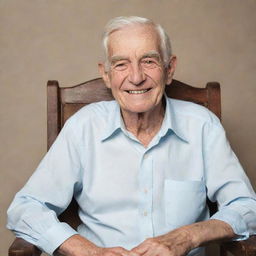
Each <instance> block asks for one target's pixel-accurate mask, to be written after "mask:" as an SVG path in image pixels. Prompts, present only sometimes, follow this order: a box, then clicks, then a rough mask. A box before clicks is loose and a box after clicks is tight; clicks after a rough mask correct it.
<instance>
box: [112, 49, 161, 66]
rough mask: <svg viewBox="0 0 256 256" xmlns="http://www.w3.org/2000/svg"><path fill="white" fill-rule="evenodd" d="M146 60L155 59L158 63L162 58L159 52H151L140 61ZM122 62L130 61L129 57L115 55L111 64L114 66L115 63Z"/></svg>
mask: <svg viewBox="0 0 256 256" xmlns="http://www.w3.org/2000/svg"><path fill="white" fill-rule="evenodd" d="M145 58H155V59H157V60H158V61H160V60H161V56H160V54H159V53H158V52H157V51H149V52H147V53H145V54H143V55H142V56H141V58H140V59H145ZM120 60H128V57H127V56H122V55H114V56H112V57H111V59H110V63H111V64H113V63H115V62H117V61H120Z"/></svg>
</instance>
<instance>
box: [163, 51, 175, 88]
mask: <svg viewBox="0 0 256 256" xmlns="http://www.w3.org/2000/svg"><path fill="white" fill-rule="evenodd" d="M176 65H177V57H176V56H175V55H172V56H171V58H170V61H169V65H168V67H167V69H166V72H167V77H166V84H170V83H171V82H172V78H173V75H174V72H175V70H176Z"/></svg>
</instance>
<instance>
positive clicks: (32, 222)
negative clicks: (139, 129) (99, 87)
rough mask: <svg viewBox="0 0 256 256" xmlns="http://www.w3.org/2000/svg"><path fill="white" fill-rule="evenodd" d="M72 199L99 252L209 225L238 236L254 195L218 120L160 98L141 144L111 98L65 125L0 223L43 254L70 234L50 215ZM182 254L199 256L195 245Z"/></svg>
mask: <svg viewBox="0 0 256 256" xmlns="http://www.w3.org/2000/svg"><path fill="white" fill-rule="evenodd" d="M73 195H74V196H75V198H76V200H77V202H78V204H79V206H80V209H79V216H80V218H81V220H82V222H83V223H84V224H81V225H80V226H79V228H78V232H79V233H80V234H81V235H83V236H84V237H86V238H87V239H89V240H90V241H92V242H93V243H95V244H97V245H98V246H102V247H114V246H122V247H124V248H127V249H131V248H133V247H135V246H137V245H138V244H140V243H141V242H142V241H144V240H145V239H146V238H149V237H155V236H158V235H162V234H165V233H167V232H169V231H171V230H173V229H175V228H178V227H180V226H183V225H187V224H191V223H194V222H198V221H203V220H207V219H208V218H209V211H208V208H207V206H206V204H205V203H206V196H208V197H209V199H210V200H212V201H218V206H219V211H218V212H217V213H216V214H215V215H213V216H212V218H213V219H219V220H223V221H225V222H227V223H229V224H230V225H231V226H232V228H233V230H234V232H235V233H236V234H238V235H239V236H240V239H242V238H247V237H248V236H249V234H253V233H254V234H255V233H256V196H255V193H254V191H253V189H252V187H251V185H250V182H249V180H248V178H247V177H246V175H245V173H244V171H243V169H242V167H241V166H240V164H239V161H238V160H237V158H236V156H235V154H234V153H233V151H232V150H231V148H230V145H229V143H228V141H227V139H226V136H225V132H224V130H223V127H222V126H221V124H220V121H219V119H218V118H217V117H216V116H214V114H212V113H211V112H209V111H208V110H207V109H205V108H204V107H201V106H199V105H197V104H193V103H189V102H185V101H178V100H172V99H169V98H166V112H165V117H164V120H163V123H162V126H161V129H160V131H159V132H158V133H157V135H156V136H155V137H154V138H153V140H152V141H151V142H150V144H149V145H148V147H147V148H145V147H144V146H143V145H142V144H141V143H140V142H139V141H138V139H137V138H136V137H135V136H133V135H132V134H131V133H129V132H128V131H127V130H126V129H125V127H124V124H123V121H122V118H121V115H120V108H119V105H118V104H117V102H116V101H111V102H100V103H95V104H91V105H88V106H86V107H84V108H82V109H81V110H80V111H78V112H77V113H76V114H75V115H73V116H72V117H71V118H70V119H69V120H68V121H67V122H66V124H65V126H64V128H63V129H62V131H61V133H60V135H59V136H58V138H57V139H56V141H55V143H54V144H53V146H52V147H51V149H50V150H49V152H48V153H47V154H46V156H45V157H44V159H43V160H42V162H41V163H40V165H39V167H38V168H37V170H36V171H35V173H34V174H33V175H32V177H31V178H30V179H29V181H28V182H27V184H26V185H25V187H24V188H23V189H22V190H21V191H20V192H18V193H17V195H16V197H15V199H14V201H13V202H12V204H11V206H10V208H9V210H8V225H7V227H8V228H9V229H11V230H13V231H14V232H15V234H16V236H18V237H22V238H24V239H26V240H28V241H30V242H31V243H33V244H35V245H36V246H38V247H39V248H41V249H42V250H44V251H45V252H47V253H49V254H52V253H53V252H54V250H55V249H56V248H57V247H58V246H59V245H60V244H61V243H63V242H64V241H65V240H66V239H68V238H69V237H70V236H72V235H74V234H76V233H77V231H75V230H73V229H72V228H71V227H70V226H69V225H68V224H66V223H60V222H59V221H58V219H57V217H56V213H57V215H59V214H60V213H61V212H62V211H63V210H64V209H65V208H66V207H67V206H68V205H69V203H70V201H71V199H72V196H73ZM190 255H204V253H203V249H200V248H198V249H196V250H193V251H192V252H191V254H190Z"/></svg>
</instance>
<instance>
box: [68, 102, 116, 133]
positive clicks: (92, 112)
mask: <svg viewBox="0 0 256 256" xmlns="http://www.w3.org/2000/svg"><path fill="white" fill-rule="evenodd" d="M117 108H118V104H117V102H116V101H101V102H97V103H91V104H88V105H86V106H84V107H82V108H81V109H80V110H78V111H77V112H76V113H75V114H73V115H72V116H71V117H70V118H69V119H68V120H67V121H66V123H65V126H64V127H65V128H66V129H68V130H73V131H75V133H77V135H79V134H80V135H81V134H82V133H84V132H85V131H88V130H93V129H96V128H97V130H99V129H103V127H105V126H106V125H107V123H108V122H109V119H110V118H114V113H115V111H116V109H117ZM110 116H112V117H110Z"/></svg>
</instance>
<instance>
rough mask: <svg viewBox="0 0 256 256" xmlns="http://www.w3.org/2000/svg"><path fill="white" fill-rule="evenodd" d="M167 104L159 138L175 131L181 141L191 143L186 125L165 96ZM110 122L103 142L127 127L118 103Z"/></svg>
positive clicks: (104, 133) (110, 114)
mask: <svg viewBox="0 0 256 256" xmlns="http://www.w3.org/2000/svg"><path fill="white" fill-rule="evenodd" d="M164 97H165V102H166V110H165V116H164V120H163V123H162V127H161V129H160V131H159V133H158V136H160V137H163V136H165V135H166V133H167V132H168V131H173V132H174V133H175V134H176V136H178V137H179V138H180V139H182V140H184V141H186V142H189V141H188V139H187V136H186V135H185V134H186V131H185V127H184V124H182V123H181V122H180V120H179V118H178V116H177V113H176V111H175V109H174V107H173V104H172V100H171V99H170V98H168V97H167V95H166V94H165V95H164ZM108 114H109V115H108V122H107V127H106V129H105V130H104V132H103V135H102V137H101V140H102V141H104V140H106V139H108V138H110V137H111V136H112V135H114V134H115V133H117V132H119V131H121V130H123V131H125V126H124V122H123V119H122V117H121V111H120V106H119V105H118V103H117V102H115V107H114V109H113V111H111V113H108Z"/></svg>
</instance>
